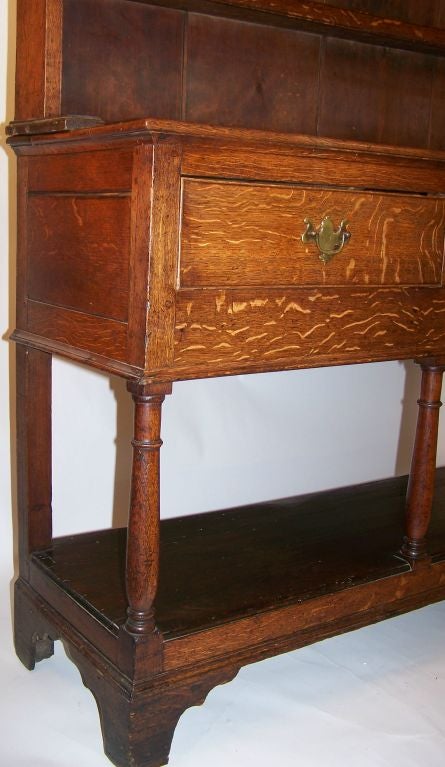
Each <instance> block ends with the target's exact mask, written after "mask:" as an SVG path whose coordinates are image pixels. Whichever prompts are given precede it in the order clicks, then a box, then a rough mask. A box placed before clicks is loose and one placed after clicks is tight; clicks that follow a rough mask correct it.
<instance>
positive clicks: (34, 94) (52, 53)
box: [15, 0, 62, 121]
mask: <svg viewBox="0 0 445 767" xmlns="http://www.w3.org/2000/svg"><path fill="white" fill-rule="evenodd" d="M61 46H62V0H18V2H17V64H16V93H15V119H16V120H17V121H20V120H30V119H31V118H42V117H53V116H54V115H58V114H60V89H61Z"/></svg>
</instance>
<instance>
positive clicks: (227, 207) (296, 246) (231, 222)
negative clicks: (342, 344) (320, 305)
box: [180, 179, 445, 287]
mask: <svg viewBox="0 0 445 767" xmlns="http://www.w3.org/2000/svg"><path fill="white" fill-rule="evenodd" d="M325 216H330V217H331V219H332V221H333V223H334V226H335V227H337V226H339V225H340V222H341V221H342V220H347V221H348V230H349V232H350V235H351V238H350V240H349V242H347V243H346V245H345V246H344V247H343V250H342V251H341V252H340V253H337V254H336V255H335V256H334V257H333V258H332V260H330V261H329V262H328V263H327V264H324V263H323V262H322V261H321V259H320V257H319V255H320V254H319V250H318V248H317V246H316V245H315V243H310V244H303V242H302V240H301V236H302V234H303V232H304V231H305V230H306V225H305V220H306V219H307V218H308V219H310V221H311V222H312V223H313V226H314V227H316V228H318V227H319V225H320V223H321V221H322V219H323V218H324V217H325ZM444 228H445V206H444V202H443V200H434V199H432V198H424V197H408V196H407V195H404V196H403V197H402V196H395V195H394V196H393V195H376V194H371V193H369V192H365V193H351V192H343V191H337V190H336V191H333V190H332V189H329V188H328V189H318V188H317V189H311V188H305V187H301V186H299V187H296V186H295V187H292V186H289V185H286V186H279V185H270V186H268V185H265V184H248V183H243V184H240V183H233V182H230V183H227V182H225V183H221V182H219V183H217V182H214V181H200V180H195V179H193V180H185V181H184V183H183V196H182V239H181V265H180V286H181V287H218V286H220V287H224V286H230V285H246V286H247V285H249V286H251V285H323V286H327V285H345V284H348V283H353V284H360V285H399V284H400V285H419V284H420V285H421V284H426V285H428V284H431V285H433V284H440V283H441V281H442V260H443V242H444V234H445V231H444Z"/></svg>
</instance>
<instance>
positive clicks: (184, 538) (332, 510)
mask: <svg viewBox="0 0 445 767" xmlns="http://www.w3.org/2000/svg"><path fill="white" fill-rule="evenodd" d="M406 483H407V478H406V477H404V478H398V479H391V480H383V481H381V482H377V483H367V484H365V485H361V486H354V487H353V488H352V487H351V488H342V489H338V490H333V491H324V492H322V493H314V494H309V495H305V496H301V497H297V498H289V499H284V500H278V501H269V502H266V503H259V504H252V505H250V506H246V507H241V508H234V509H228V510H224V511H219V512H210V513H206V514H196V515H192V516H186V517H177V518H174V519H165V520H162V521H161V573H160V575H161V577H160V581H159V592H158V597H157V600H156V619H157V624H158V627H159V628H160V630H161V631H162V633H163V635H164V636H165V637H166V638H167V637H171V636H182V635H183V634H185V633H192V632H194V631H198V630H203V629H206V628H209V627H211V626H216V625H221V624H224V623H225V622H227V621H229V620H234V619H235V618H240V617H243V616H247V615H253V614H256V613H257V612H258V611H266V610H269V609H271V608H272V607H274V606H275V605H276V604H277V603H280V604H291V603H296V604H302V603H303V602H306V601H307V600H311V599H314V598H316V597H318V596H322V595H324V594H328V593H329V594H333V593H336V592H337V591H340V590H342V589H344V588H349V587H354V586H357V585H358V584H360V583H365V582H371V581H375V580H378V579H379V578H383V577H388V576H390V575H395V574H396V573H401V572H407V571H408V570H409V566H408V564H407V563H406V562H403V561H402V560H401V559H400V558H399V557H398V556H397V555H398V549H399V546H400V537H401V535H402V532H403V523H404V499H405V491H406ZM444 483H445V477H444V472H443V471H442V472H441V473H440V474H439V477H438V487H439V488H440V489H439V492H438V497H437V500H436V506H435V513H436V516H437V519H438V520H439V519H440V530H441V531H442V536H444V535H445V498H444V497H443V490H444V487H445V484H444ZM436 535H439V533H438V532H437V531H436ZM126 539H127V534H126V530H125V529H122V530H115V531H112V532H110V531H99V532H97V533H85V534H84V535H82V536H69V537H67V538H61V539H56V540H55V541H54V543H53V545H52V547H51V549H50V550H49V551H48V552H43V553H41V554H38V555H36V557H34V560H35V561H37V562H39V563H40V566H43V567H45V568H46V569H47V570H48V571H49V572H50V574H51V578H54V579H55V580H56V582H58V583H59V586H61V585H62V584H63V588H64V589H66V590H68V592H69V593H70V594H72V595H76V599H79V598H80V597H79V595H82V597H81V598H82V601H83V604H84V605H86V606H87V608H88V610H89V611H90V612H91V613H92V614H93V615H96V617H97V618H98V619H99V620H101V621H104V622H106V623H108V624H109V625H110V626H113V625H114V627H115V628H117V627H118V626H119V625H121V624H122V623H123V622H124V621H125V618H126V605H127V601H126V597H125V581H124V575H125V572H124V562H125V553H124V552H125V545H126ZM241 552H242V555H241ZM443 555H444V556H445V549H444V550H443ZM105 573H106V574H105Z"/></svg>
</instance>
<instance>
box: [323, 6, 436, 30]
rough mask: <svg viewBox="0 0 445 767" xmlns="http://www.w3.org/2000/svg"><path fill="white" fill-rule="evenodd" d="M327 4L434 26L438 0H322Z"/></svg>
mask: <svg viewBox="0 0 445 767" xmlns="http://www.w3.org/2000/svg"><path fill="white" fill-rule="evenodd" d="M322 2H324V3H325V4H326V5H335V6H336V7H338V8H347V9H349V10H352V11H364V12H365V13H371V14H372V15H373V16H383V18H387V19H400V21H407V22H408V23H410V24H425V25H426V26H432V25H433V24H434V23H435V20H436V13H437V8H438V0H422V2H419V0H322Z"/></svg>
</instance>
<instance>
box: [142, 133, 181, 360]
mask: <svg viewBox="0 0 445 767" xmlns="http://www.w3.org/2000/svg"><path fill="white" fill-rule="evenodd" d="M180 164H181V148H180V146H177V145H174V144H164V145H162V144H158V146H157V147H156V149H155V152H154V168H153V206H152V210H151V231H150V274H149V286H148V322H147V330H148V333H147V336H148V337H147V343H146V352H145V356H146V360H145V364H146V367H150V368H151V369H152V370H153V368H157V367H163V366H165V365H168V364H169V363H171V362H172V361H173V355H174V348H173V347H174V332H175V281H176V274H177V261H178V251H179V214H180Z"/></svg>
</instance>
